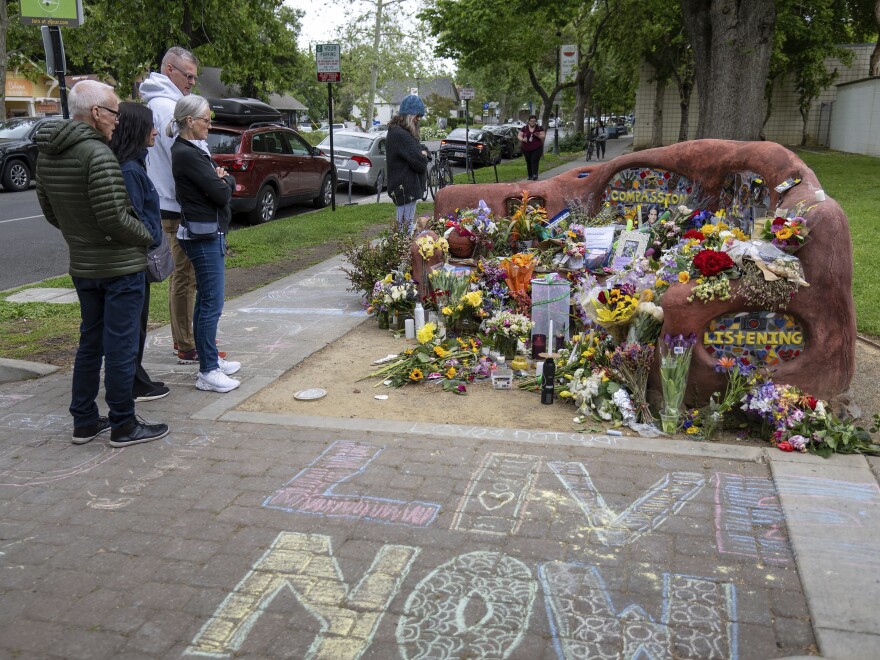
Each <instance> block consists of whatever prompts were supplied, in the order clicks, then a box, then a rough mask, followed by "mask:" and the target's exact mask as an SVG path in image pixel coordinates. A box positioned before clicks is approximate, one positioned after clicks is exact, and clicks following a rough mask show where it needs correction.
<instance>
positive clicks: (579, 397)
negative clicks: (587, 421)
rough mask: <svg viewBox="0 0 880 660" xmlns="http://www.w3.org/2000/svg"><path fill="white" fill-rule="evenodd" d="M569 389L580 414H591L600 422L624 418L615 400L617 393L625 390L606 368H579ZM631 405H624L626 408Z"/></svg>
mask: <svg viewBox="0 0 880 660" xmlns="http://www.w3.org/2000/svg"><path fill="white" fill-rule="evenodd" d="M568 391H569V393H570V395H571V398H572V400H573V401H574V404H575V405H576V406H577V409H578V412H579V413H580V414H582V415H590V416H591V417H593V419H595V420H596V421H599V422H620V421H622V420H623V412H622V410H621V408H620V407H618V405H617V403H616V402H615V395H616V394H617V393H618V392H619V391H624V390H623V387H622V386H621V385H620V384H619V383H617V382H615V381H614V380H612V379H611V377H610V376H609V374H608V371H607V370H606V369H602V368H596V369H592V370H589V369H584V368H583V367H581V368H579V369H577V370H576V371H575V372H574V374H573V375H572V379H571V382H570V383H569V387H568ZM624 393H625V391H624ZM564 398H568V397H564ZM631 407H632V406H631V405H630V406H628V407H627V406H624V409H627V408H631Z"/></svg>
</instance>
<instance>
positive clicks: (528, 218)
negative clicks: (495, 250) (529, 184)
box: [510, 190, 547, 241]
mask: <svg viewBox="0 0 880 660" xmlns="http://www.w3.org/2000/svg"><path fill="white" fill-rule="evenodd" d="M531 200H532V198H531V197H530V196H529V192H528V191H527V190H523V192H522V199H521V200H520V204H519V206H518V207H517V208H516V210H515V211H514V212H513V215H512V216H511V217H510V238H511V240H514V241H529V240H531V239H532V238H534V237H535V235H536V234H537V233H538V232H539V230H541V229H543V225H544V224H545V223H546V222H547V211H546V210H545V209H544V207H543V206H539V205H538V204H533V203H531Z"/></svg>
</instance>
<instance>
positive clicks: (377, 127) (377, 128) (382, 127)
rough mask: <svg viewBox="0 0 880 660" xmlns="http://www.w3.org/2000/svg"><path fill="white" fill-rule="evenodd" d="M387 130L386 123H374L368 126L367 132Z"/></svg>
mask: <svg viewBox="0 0 880 660" xmlns="http://www.w3.org/2000/svg"><path fill="white" fill-rule="evenodd" d="M387 130H388V124H375V125H373V126H370V130H369V131H368V132H369V133H384V132H386V131H387Z"/></svg>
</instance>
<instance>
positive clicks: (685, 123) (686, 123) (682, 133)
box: [678, 80, 694, 142]
mask: <svg viewBox="0 0 880 660" xmlns="http://www.w3.org/2000/svg"><path fill="white" fill-rule="evenodd" d="M693 89H694V85H693V81H690V80H688V81H685V82H683V83H682V84H681V85H679V87H678V106H679V107H680V108H681V119H680V120H679V122H678V141H679V142H687V140H688V133H689V132H690V129H691V121H690V113H691V92H692V91H693Z"/></svg>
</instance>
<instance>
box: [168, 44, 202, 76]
mask: <svg viewBox="0 0 880 660" xmlns="http://www.w3.org/2000/svg"><path fill="white" fill-rule="evenodd" d="M181 61H186V62H192V63H193V64H195V65H196V68H198V66H199V58H197V57H196V56H195V55H193V54H192V53H191V52H189V51H188V50H187V49H186V48H182V47H181V46H172V47H171V48H169V49H168V50H166V51H165V56H164V57H163V58H162V70H163V71H164V70H165V67H166V66H168V65H169V64H172V65H176V64H178V63H179V62H181Z"/></svg>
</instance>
